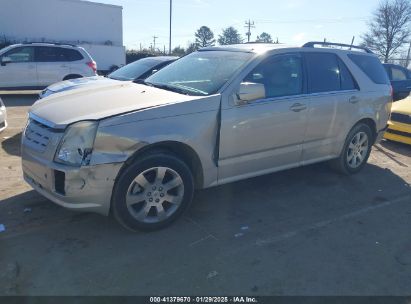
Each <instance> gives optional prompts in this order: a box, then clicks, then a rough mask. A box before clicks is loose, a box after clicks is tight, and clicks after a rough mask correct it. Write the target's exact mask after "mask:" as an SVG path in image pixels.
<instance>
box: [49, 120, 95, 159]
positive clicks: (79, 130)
mask: <svg viewBox="0 0 411 304" xmlns="http://www.w3.org/2000/svg"><path fill="white" fill-rule="evenodd" d="M97 127H98V122H96V121H80V122H77V123H75V124H72V125H70V126H69V127H68V128H67V130H66V132H65V133H64V136H63V138H62V140H61V142H60V145H59V148H58V149H57V153H56V155H55V157H54V160H55V161H56V162H59V163H63V164H66V165H72V166H81V165H88V164H89V162H90V157H91V152H92V151H93V144H94V139H95V137H96V131H97Z"/></svg>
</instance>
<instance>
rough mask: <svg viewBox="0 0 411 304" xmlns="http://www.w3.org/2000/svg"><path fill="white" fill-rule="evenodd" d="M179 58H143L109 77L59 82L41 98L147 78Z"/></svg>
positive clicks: (44, 92)
mask: <svg viewBox="0 0 411 304" xmlns="http://www.w3.org/2000/svg"><path fill="white" fill-rule="evenodd" d="M177 59H178V57H175V56H158V57H149V58H143V59H140V60H137V61H134V62H132V63H130V64H127V65H125V66H123V67H122V68H120V69H118V70H115V71H114V72H112V73H110V74H109V75H107V77H102V76H93V77H87V78H79V79H70V80H66V81H62V82H58V83H55V84H52V85H50V86H48V87H47V88H45V89H44V90H43V91H42V92H41V93H40V98H44V97H47V96H49V95H51V94H54V93H58V92H62V91H67V90H72V89H77V88H81V87H84V86H97V87H105V86H110V85H117V84H118V82H119V81H133V80H136V79H146V78H147V77H148V76H150V75H152V74H154V73H155V72H157V71H158V70H161V69H162V68H163V67H165V66H167V65H169V64H170V63H172V62H173V61H175V60H177Z"/></svg>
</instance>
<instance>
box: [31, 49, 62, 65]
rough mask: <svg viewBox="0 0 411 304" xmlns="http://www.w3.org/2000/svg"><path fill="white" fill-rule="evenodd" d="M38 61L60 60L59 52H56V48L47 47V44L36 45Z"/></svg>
mask: <svg viewBox="0 0 411 304" xmlns="http://www.w3.org/2000/svg"><path fill="white" fill-rule="evenodd" d="M60 55H61V54H60ZM36 61H37V62H56V61H59V60H58V54H57V52H56V48H54V47H46V46H39V47H36Z"/></svg>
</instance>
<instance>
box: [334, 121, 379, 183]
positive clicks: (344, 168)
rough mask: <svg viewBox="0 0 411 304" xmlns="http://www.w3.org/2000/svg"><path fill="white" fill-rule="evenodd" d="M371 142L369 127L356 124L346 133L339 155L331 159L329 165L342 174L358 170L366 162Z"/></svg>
mask: <svg viewBox="0 0 411 304" xmlns="http://www.w3.org/2000/svg"><path fill="white" fill-rule="evenodd" d="M372 143H373V136H372V132H371V129H370V127H369V126H368V125H366V124H363V123H359V124H357V125H356V126H355V127H354V128H352V130H351V131H350V133H349V134H348V136H347V139H346V141H345V144H344V148H343V151H342V152H341V155H340V157H339V158H337V159H335V160H333V161H332V162H331V165H332V166H333V167H334V168H335V169H336V170H337V171H339V172H340V173H343V174H347V175H348V174H354V173H357V172H359V171H360V170H361V169H362V168H363V167H364V166H365V164H366V163H367V160H368V157H369V156H370V153H371V147H372Z"/></svg>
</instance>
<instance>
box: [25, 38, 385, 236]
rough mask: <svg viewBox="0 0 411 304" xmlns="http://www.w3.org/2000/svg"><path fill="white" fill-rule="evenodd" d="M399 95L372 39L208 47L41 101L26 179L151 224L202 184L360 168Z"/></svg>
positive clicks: (82, 206)
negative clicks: (146, 72) (318, 166)
mask: <svg viewBox="0 0 411 304" xmlns="http://www.w3.org/2000/svg"><path fill="white" fill-rule="evenodd" d="M318 45H319V46H320V47H316V46H318ZM336 47H339V48H344V47H348V48H350V50H342V49H336ZM354 49H355V51H354ZM391 101H392V96H391V87H390V83H389V80H388V77H387V74H386V72H385V71H384V68H383V66H382V65H381V63H380V61H379V60H378V58H377V57H376V56H375V55H373V54H372V53H371V52H370V51H368V50H367V49H361V48H356V47H353V46H346V45H340V44H338V45H335V44H332V45H331V44H327V45H323V44H321V43H307V44H306V45H304V46H303V47H286V46H282V45H263V44H243V45H232V46H221V47H210V48H204V49H201V50H200V51H198V52H195V53H192V54H190V55H188V56H186V57H183V58H181V59H180V60H177V61H176V62H174V63H172V64H170V65H169V66H167V67H165V68H164V69H162V70H161V71H159V72H157V73H156V74H154V75H152V76H150V77H149V78H147V79H146V80H145V81H141V80H139V81H136V83H133V82H127V83H121V84H117V83H115V84H112V85H110V86H105V87H104V88H103V89H96V88H95V87H93V86H91V87H87V86H84V87H81V88H78V89H77V90H72V91H66V92H61V93H59V94H56V95H51V96H49V97H46V98H44V99H42V100H40V101H38V102H37V103H36V104H35V105H34V106H33V107H32V108H31V110H30V113H29V117H30V118H29V122H28V124H27V127H26V129H25V131H24V136H23V138H22V161H23V171H24V178H25V180H26V181H27V182H28V183H29V184H30V185H31V186H32V187H33V188H34V189H36V190H37V191H38V192H39V193H41V194H42V195H44V196H45V197H47V198H49V199H50V200H52V201H54V202H55V203H57V204H59V205H61V206H64V207H67V208H71V209H74V210H87V211H93V212H97V213H101V214H104V215H108V214H109V213H111V214H113V215H114V217H115V218H116V219H117V220H118V221H119V222H120V223H121V224H123V225H124V226H125V227H127V228H129V229H132V230H136V229H142V230H154V229H158V228H161V227H164V226H166V225H168V224H170V223H171V222H172V221H174V220H175V219H176V218H177V217H178V216H180V215H181V214H182V212H183V211H184V210H185V209H186V208H187V206H188V205H189V203H190V201H191V200H192V197H193V192H194V189H199V188H207V187H212V186H217V185H221V184H224V183H228V182H233V181H237V180H241V179H245V178H249V177H253V176H258V175H263V174H267V173H271V172H275V171H279V170H284V169H289V168H293V167H298V166H303V165H308V164H312V163H316V162H321V161H328V160H329V161H331V164H332V165H333V166H334V167H335V168H336V169H338V170H339V171H340V172H342V173H344V174H352V173H357V172H358V171H360V170H361V169H362V168H363V167H364V165H365V164H366V162H367V159H368V156H369V154H370V151H371V147H372V145H373V144H374V143H375V142H377V141H378V140H379V139H380V138H381V137H382V134H383V132H384V130H385V129H386V126H387V120H388V117H389V113H390V107H391Z"/></svg>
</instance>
